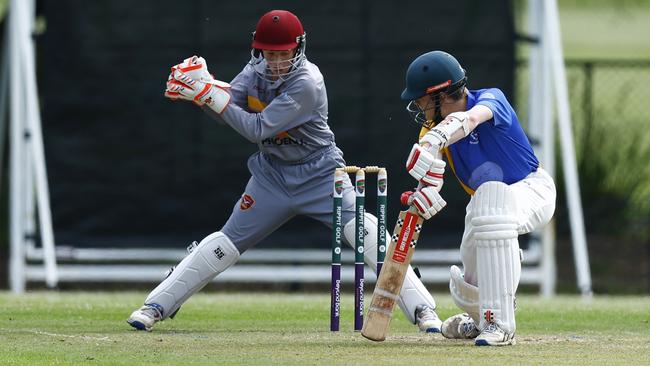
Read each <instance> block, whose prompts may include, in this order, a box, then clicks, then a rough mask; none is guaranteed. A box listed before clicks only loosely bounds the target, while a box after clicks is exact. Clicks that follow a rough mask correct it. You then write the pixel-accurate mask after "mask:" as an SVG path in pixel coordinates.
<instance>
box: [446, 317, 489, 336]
mask: <svg viewBox="0 0 650 366" xmlns="http://www.w3.org/2000/svg"><path fill="white" fill-rule="evenodd" d="M479 333H480V332H479V330H478V328H477V327H476V323H475V322H474V319H472V318H471V317H470V316H469V315H468V314H467V313H462V314H456V315H454V316H452V317H450V318H447V320H445V321H444V322H443V323H442V335H443V336H444V337H445V338H450V339H473V338H476V337H477V336H478V335H479Z"/></svg>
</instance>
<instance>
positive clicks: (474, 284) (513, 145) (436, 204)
mask: <svg viewBox="0 0 650 366" xmlns="http://www.w3.org/2000/svg"><path fill="white" fill-rule="evenodd" d="M466 82H467V78H466V75H465V70H464V69H463V68H462V67H461V66H460V64H459V63H458V61H457V60H456V59H455V58H454V57H453V56H452V55H450V54H448V53H445V52H442V51H433V52H428V53H425V54H423V55H421V56H419V57H418V58H416V59H415V60H414V61H413V62H412V63H411V65H410V66H409V68H408V71H407V72H406V89H404V91H403V92H402V99H403V100H405V101H410V102H409V104H408V107H407V109H408V110H409V111H410V112H412V114H413V115H414V117H415V120H416V122H418V123H420V124H422V130H421V133H420V140H419V143H418V144H415V145H413V148H412V149H411V152H410V154H409V157H408V160H407V162H406V166H407V170H408V172H409V173H410V174H411V175H412V176H413V177H414V178H415V179H416V180H418V181H419V182H420V185H419V186H420V187H421V188H419V189H418V190H416V192H415V193H413V194H412V195H411V196H410V198H409V202H410V203H413V204H414V205H415V207H417V208H418V210H419V211H420V214H421V215H422V216H423V217H425V218H427V219H428V218H431V217H432V216H433V215H435V214H436V213H437V212H438V211H440V210H441V209H442V208H443V207H444V205H445V202H444V200H443V199H442V198H441V196H440V193H439V192H440V188H441V187H442V183H443V180H442V177H443V172H444V169H445V167H446V166H447V165H448V166H449V167H451V170H452V171H453V172H454V174H455V175H456V177H457V178H458V181H459V182H460V184H461V186H462V187H463V188H464V189H465V191H466V192H467V193H468V194H469V195H470V200H469V204H468V205H467V214H466V216H465V231H464V233H463V239H462V242H461V244H460V254H461V260H462V264H463V270H462V271H461V270H460V268H458V267H457V266H452V267H451V280H450V282H449V288H450V290H451V295H452V297H453V299H454V301H455V302H456V304H457V305H458V306H459V307H460V308H461V309H463V310H464V311H465V312H466V313H463V314H458V315H455V316H452V317H451V318H449V319H447V320H445V321H444V322H443V324H442V334H443V336H445V337H447V338H461V339H472V338H475V344H476V345H477V346H483V345H509V344H514V343H515V329H516V326H515V293H516V291H517V286H518V284H519V278H520V275H521V260H522V257H521V251H520V249H519V242H518V240H517V237H518V235H519V234H525V233H529V232H531V231H533V230H535V229H537V228H539V227H541V226H543V225H545V224H546V223H548V221H549V220H550V219H551V216H552V215H553V212H554V211H555V196H556V192H555V184H554V182H553V179H552V178H551V177H550V176H549V174H548V173H547V172H546V171H544V169H542V168H541V167H540V166H539V161H538V160H537V157H536V156H535V153H534V152H533V149H532V147H531V146H530V143H529V141H528V138H527V137H526V135H525V133H524V131H523V129H522V128H521V125H520V124H519V120H518V119H517V114H516V113H515V111H514V110H513V108H512V106H511V105H510V103H508V101H507V100H506V97H505V96H504V94H503V92H502V91H501V90H499V89H496V88H489V89H480V90H468V89H467V88H466ZM439 153H443V154H444V156H445V157H446V160H447V163H445V161H443V160H441V159H439V158H438V156H439Z"/></svg>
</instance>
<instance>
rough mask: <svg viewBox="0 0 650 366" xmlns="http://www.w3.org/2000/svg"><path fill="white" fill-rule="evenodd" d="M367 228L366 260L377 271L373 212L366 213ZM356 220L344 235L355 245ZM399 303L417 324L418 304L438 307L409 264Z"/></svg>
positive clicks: (344, 231) (352, 221) (412, 321)
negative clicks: (416, 312)
mask: <svg viewBox="0 0 650 366" xmlns="http://www.w3.org/2000/svg"><path fill="white" fill-rule="evenodd" d="M364 222H365V224H364V225H365V226H364V227H365V229H366V237H365V239H364V248H363V249H364V260H365V262H366V264H367V265H368V266H370V268H371V269H372V272H373V273H375V274H376V273H377V217H375V216H374V215H373V214H370V213H367V212H366V214H365V221H364ZM354 226H355V221H354V219H352V220H350V221H349V222H348V223H347V224H345V227H344V228H343V237H344V238H345V242H346V243H348V245H350V246H354V238H355V230H354ZM397 304H398V305H399V307H400V308H401V309H402V311H403V312H404V315H406V317H407V318H408V319H409V321H410V322H411V323H414V324H415V309H416V308H417V306H418V305H421V304H424V305H427V306H429V307H430V308H431V309H435V308H436V302H435V301H434V300H433V297H432V296H431V294H430V293H429V291H428V290H427V289H426V287H424V284H422V281H420V279H419V278H418V276H417V275H416V274H415V272H413V268H411V266H409V268H408V270H407V272H406V277H405V278H404V284H402V289H401V291H400V296H399V299H398V300H397Z"/></svg>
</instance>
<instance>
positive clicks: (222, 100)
mask: <svg viewBox="0 0 650 366" xmlns="http://www.w3.org/2000/svg"><path fill="white" fill-rule="evenodd" d="M228 89H230V84H228V83H225V82H223V81H219V80H214V81H213V82H212V83H205V82H202V81H198V80H195V79H193V78H191V77H189V76H188V75H187V74H186V73H184V72H183V71H181V70H179V69H176V70H173V71H172V74H171V75H170V79H169V80H168V81H167V88H166V89H165V96H166V97H168V98H170V99H184V100H189V101H192V102H194V103H195V104H197V105H199V106H201V105H204V104H205V105H207V106H208V107H210V108H211V109H212V110H214V111H215V112H217V113H221V112H223V111H224V110H225V109H226V107H227V106H228V103H229V102H230V93H229V92H228Z"/></svg>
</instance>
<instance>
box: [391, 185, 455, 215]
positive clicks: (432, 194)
mask: <svg viewBox="0 0 650 366" xmlns="http://www.w3.org/2000/svg"><path fill="white" fill-rule="evenodd" d="M402 195H404V194H402ZM407 199H408V204H409V205H413V206H414V207H415V208H416V209H417V211H418V213H419V214H420V216H422V217H423V218H424V219H425V220H428V219H430V218H432V217H433V216H435V215H436V214H437V213H438V212H440V211H442V209H443V208H444V207H445V206H446V205H447V202H446V201H445V200H444V199H442V197H441V196H440V193H438V191H437V190H436V187H424V188H421V189H419V190H417V191H415V192H413V194H411V195H409V196H408V198H407Z"/></svg>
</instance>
